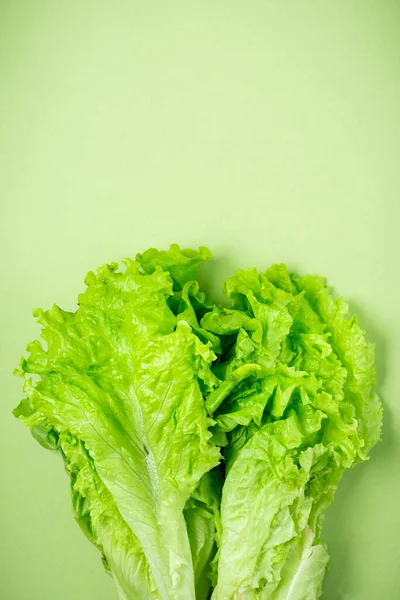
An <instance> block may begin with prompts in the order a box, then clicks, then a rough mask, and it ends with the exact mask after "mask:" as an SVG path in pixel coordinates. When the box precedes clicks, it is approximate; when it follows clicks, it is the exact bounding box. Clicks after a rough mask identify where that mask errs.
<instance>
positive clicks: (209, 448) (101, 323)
mask: <svg viewBox="0 0 400 600" xmlns="http://www.w3.org/2000/svg"><path fill="white" fill-rule="evenodd" d="M125 267H126V268H125V271H124V272H119V271H118V270H117V265H116V264H114V263H113V264H111V265H106V266H104V267H102V268H100V269H99V270H98V272H97V273H96V274H94V273H92V272H91V273H89V274H88V276H87V278H86V283H87V289H86V291H85V292H84V293H83V294H81V295H80V297H79V304H80V306H79V308H78V310H77V312H76V313H71V312H66V311H62V310H61V309H59V308H58V307H56V306H54V307H53V308H52V309H50V310H49V311H46V312H43V311H37V312H36V315H37V317H38V320H39V322H40V323H41V325H42V327H43V329H42V338H43V339H44V340H45V342H46V344H47V349H46V348H45V347H44V346H43V345H42V344H41V343H40V342H33V343H32V344H30V345H29V348H28V349H29V351H30V355H29V356H28V357H27V358H26V359H23V360H22V363H21V373H22V374H23V375H24V374H35V375H38V376H39V381H38V382H36V383H32V382H29V381H28V383H27V385H26V393H27V398H28V400H26V401H25V404H26V402H29V406H30V410H29V414H27V411H24V410H23V408H22V407H21V408H20V409H17V411H16V414H17V416H20V418H21V419H22V420H24V421H25V422H26V424H27V425H28V426H29V427H31V428H33V430H35V428H36V431H38V429H37V428H41V430H42V431H43V430H46V431H50V430H52V431H56V432H57V433H58V434H59V435H60V436H65V435H71V436H72V437H73V438H75V439H77V440H80V441H81V442H82V443H83V444H84V447H85V449H86V451H87V453H88V455H89V456H90V459H91V460H92V461H93V465H94V468H95V470H96V473H97V475H98V477H99V479H100V480H101V482H102V483H103V484H104V486H105V488H106V489H107V490H108V492H109V493H110V494H111V496H112V498H113V501H114V503H115V506H116V509H117V510H118V512H119V513H120V515H121V517H122V518H123V520H124V521H125V523H126V525H127V527H129V529H130V530H131V532H132V534H133V535H134V536H135V537H136V538H137V540H138V541H139V543H140V546H141V549H142V550H143V553H144V556H145V558H146V560H147V561H148V564H149V566H150V569H151V573H152V576H153V577H154V580H155V582H156V585H157V589H158V593H159V595H160V598H162V599H164V598H165V599H167V598H168V599H169V598H187V599H188V600H189V599H190V598H192V599H194V598H195V589H194V582H193V564H192V557H191V552H190V544H189V539H188V535H187V530H186V523H185V519H184V516H183V510H184V507H185V505H186V502H187V500H188V499H189V497H190V496H191V494H192V493H193V491H194V489H195V488H196V486H197V484H198V482H199V480H200V479H201V477H202V476H203V474H204V473H206V472H207V471H209V470H210V469H211V468H213V467H214V466H215V465H217V464H218V462H219V450H218V448H217V447H215V445H214V444H213V443H212V442H211V439H210V438H211V433H210V432H209V431H208V427H209V425H210V424H211V421H210V419H209V418H208V416H207V413H206V410H205V407H204V400H203V397H202V394H201V391H200V385H199V372H200V371H201V370H202V369H204V368H205V367H207V366H208V365H209V364H210V363H211V362H212V360H213V358H214V354H213V352H212V350H211V349H210V347H209V345H205V344H203V343H201V342H200V340H199V339H198V337H197V336H196V335H195V334H194V333H193V332H192V330H191V328H190V327H189V326H188V325H187V324H186V323H185V322H184V321H181V322H179V323H178V322H177V318H176V317H175V315H174V314H173V312H172V311H171V310H170V308H169V306H168V298H170V297H171V296H172V294H173V281H172V279H171V276H170V274H169V273H168V272H166V271H163V270H162V269H161V268H160V267H158V266H157V267H156V268H155V270H154V271H153V272H152V273H151V274H145V273H143V270H142V268H141V265H140V263H138V262H135V261H131V260H127V261H125ZM105 554H106V558H107V560H108V556H107V553H105ZM110 560H111V559H110ZM139 562H140V561H139ZM127 565H128V566H129V567H130V569H131V571H132V573H134V571H135V569H136V568H137V564H136V565H135V564H134V562H132V564H130V563H129V562H128V563H127ZM126 577H127V578H128V579H130V578H131V574H130V573H127V575H126Z"/></svg>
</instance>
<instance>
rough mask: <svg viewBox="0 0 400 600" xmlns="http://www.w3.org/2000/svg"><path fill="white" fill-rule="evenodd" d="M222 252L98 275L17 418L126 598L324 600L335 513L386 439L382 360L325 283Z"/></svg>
mask: <svg viewBox="0 0 400 600" xmlns="http://www.w3.org/2000/svg"><path fill="white" fill-rule="evenodd" d="M210 257H211V254H210V252H209V250H208V249H207V248H204V247H201V248H200V249H199V251H194V250H181V249H180V248H179V246H177V245H172V246H171V247H170V249H169V250H167V251H162V252H160V251H158V250H155V249H150V250H147V251H146V252H144V253H143V254H138V255H137V257H136V259H135V260H125V261H124V263H123V268H121V269H118V265H117V264H116V263H111V264H109V265H104V266H103V267H100V268H99V269H98V270H97V272H96V273H93V272H90V273H89V274H88V275H87V277H86V280H85V283H86V289H85V291H84V292H83V293H82V294H81V295H80V296H79V297H78V304H79V306H78V309H77V311H76V312H66V311H63V310H61V309H60V308H59V307H57V306H53V307H52V308H51V309H49V310H47V311H42V310H36V311H35V312H34V314H35V316H36V317H37V319H38V321H39V323H40V324H41V326H42V332H41V336H42V340H43V341H42V342H39V341H35V342H32V343H31V344H29V345H28V347H27V350H28V356H27V357H24V358H23V359H22V360H21V364H20V367H19V369H17V373H18V374H19V375H21V376H22V377H24V379H25V383H24V392H25V397H24V399H23V400H22V402H21V403H20V405H19V406H18V407H17V408H16V409H15V411H14V413H15V415H16V416H17V417H19V418H20V419H21V420H22V421H23V422H24V423H25V424H26V425H27V426H28V427H29V428H30V429H31V432H32V435H33V436H34V437H35V439H37V440H38V441H39V442H40V443H41V444H42V445H43V446H44V447H45V448H49V449H56V450H57V451H59V452H60V453H61V455H62V457H63V459H64V464H65V468H66V471H67V473H68V475H69V478H70V482H71V496H72V506H73V512H74V515H75V519H76V520H77V522H78V524H79V525H80V527H81V529H82V530H83V532H84V533H85V535H86V536H87V537H88V539H89V540H90V541H91V542H92V543H93V544H94V545H95V546H96V547H97V548H98V549H99V551H100V552H101V555H102V559H103V563H104V566H105V568H106V570H107V571H108V572H109V573H110V574H111V576H112V577H113V578H114V580H115V583H116V586H117V589H118V593H119V596H120V598H121V599H125V600H134V599H140V600H169V599H171V600H172V599H174V600H190V599H192V600H194V599H197V600H208V599H209V598H210V597H212V599H213V600H256V599H260V600H268V599H271V600H284V599H285V600H313V599H316V598H318V596H319V595H320V592H321V586H322V580H323V576H324V573H325V570H326V566H327V564H328V553H327V549H326V547H325V545H324V544H323V542H321V540H320V535H321V527H322V523H323V518H324V514H325V510H326V508H327V506H328V505H329V504H330V503H331V502H332V500H333V497H334V494H335V491H336V488H337V486H338V484H339V481H340V479H341V476H342V474H343V472H344V470H345V469H346V468H349V467H351V466H353V465H354V464H356V463H358V462H363V461H365V460H367V458H368V453H369V451H370V449H371V448H372V447H373V445H374V444H375V443H376V442H377V441H378V440H379V438H380V432H381V420H382V414H381V413H382V409H381V404H380V402H379V399H378V397H377V395H376V394H375V392H374V386H375V370H374V348H373V346H372V345H371V344H370V343H368V342H367V341H366V340H365V335H364V333H365V332H364V331H363V330H362V329H361V328H360V327H359V325H358V323H357V320H356V319H355V318H354V317H353V318H349V317H348V307H347V305H346V303H345V302H344V301H343V300H341V299H336V298H335V297H334V296H333V295H332V292H331V290H330V289H329V288H328V287H327V286H326V284H325V281H324V280H323V279H321V278H319V277H312V276H305V277H298V276H296V275H294V274H291V273H289V272H288V270H287V268H286V267H285V266H284V265H273V266H272V267H270V268H269V269H268V270H267V271H266V272H265V273H258V272H257V271H256V270H255V269H249V270H247V271H241V270H239V271H238V272H237V273H236V274H235V275H234V276H233V277H232V278H230V279H228V280H227V282H226V283H225V286H224V289H225V294H226V296H227V298H228V303H227V305H226V306H222V305H217V304H215V303H213V302H211V301H210V300H208V299H207V298H206V297H205V295H204V293H202V292H201V290H200V286H199V283H198V281H197V269H198V266H199V264H200V263H201V262H202V261H204V260H208V259H209V258H210Z"/></svg>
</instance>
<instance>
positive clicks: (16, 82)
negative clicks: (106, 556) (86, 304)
mask: <svg viewBox="0 0 400 600" xmlns="http://www.w3.org/2000/svg"><path fill="white" fill-rule="evenodd" d="M399 6H400V5H399V3H398V2H393V1H389V0H375V1H370V0H358V1H351V0H346V1H344V0H343V1H342V0H335V1H334V0H331V1H314V0H308V1H299V0H298V1H293V2H289V1H285V0H276V1H274V2H272V1H267V0H264V1H256V0H247V1H246V2H244V1H241V2H239V1H236V0H234V1H232V0H225V1H215V0H214V1H213V2H211V1H209V0H206V1H201V2H192V1H190V0H188V1H185V2H183V1H182V2H177V1H171V2H167V1H166V2H161V1H160V2H153V1H151V0H150V1H149V0H146V1H142V2H137V1H134V0H130V1H128V0H126V1H121V0H114V1H98V2H95V1H93V2H89V1H86V0H81V1H77V2H75V1H71V0H69V1H63V0H47V1H44V0H36V1H33V0H26V1H20V0H1V2H0V69H1V75H0V111H1V114H0V161H1V163H0V168H1V174H0V202H1V213H2V214H1V230H2V231H1V245H2V249H1V263H2V270H1V287H2V289H1V296H0V307H1V329H0V335H1V338H0V339H1V341H0V344H1V361H0V368H1V395H2V401H1V419H0V426H1V435H0V444H1V448H0V459H1V463H2V465H1V471H0V473H1V479H0V482H1V483H0V485H1V494H0V504H1V510H0V520H1V522H0V540H1V541H0V554H1V556H0V572H1V573H0V597H1V598H2V599H4V600H54V599H57V600H114V599H115V597H116V594H115V592H114V589H113V584H112V582H111V580H109V579H108V577H107V576H106V575H105V574H104V572H103V569H102V565H101V562H100V560H99V556H98V554H97V551H96V550H95V549H94V548H92V547H91V546H90V544H89V543H88V542H87V541H86V539H85V538H84V537H83V535H82V534H81V533H80V531H79V529H78V526H77V525H75V523H74V522H73V518H72V515H71V510H70V505H69V496H68V481H67V478H66V476H65V474H64V472H63V469H62V466H61V461H60V460H58V457H57V456H55V455H52V454H51V453H50V452H45V451H44V450H42V449H41V448H40V446H39V445H38V444H37V443H36V442H34V441H33V440H32V439H31V438H30V436H29V434H28V432H27V431H26V430H25V429H24V428H23V426H22V425H21V424H20V423H18V422H17V421H16V420H15V419H14V418H13V417H12V416H11V415H10V411H11V409H12V408H13V407H14V406H15V405H16V404H17V403H18V401H19V399H20V397H21V389H20V385H21V383H20V381H19V380H17V379H16V378H12V377H11V371H12V369H13V367H14V366H15V365H16V364H17V362H18V360H19V357H20V354H21V353H22V352H23V349H24V346H25V344H26V343H27V342H28V341H30V340H31V339H33V338H34V337H35V336H37V334H38V329H37V327H36V325H35V323H34V320H33V319H32V318H31V309H32V308H34V307H36V306H42V307H48V306H49V305H51V304H52V303H53V302H57V303H58V304H60V305H61V306H63V307H64V308H67V309H73V307H74V306H75V298H76V294H77V293H78V292H79V291H80V290H81V289H82V285H83V284H82V280H83V277H84V275H85V273H86V272H87V271H88V270H89V269H90V268H94V267H96V266H97V265H99V264H101V263H103V262H105V261H110V260H113V259H119V258H122V257H125V256H133V255H134V254H135V253H136V252H137V251H141V250H144V249H146V248H147V247H149V246H152V245H156V246H158V247H165V246H167V245H168V244H169V243H170V242H171V241H174V242H179V243H181V244H183V245H190V246H197V245H199V244H207V245H209V246H210V247H211V248H212V250H213V252H214V254H215V257H216V261H215V263H214V264H213V265H207V269H208V274H209V275H211V276H212V277H213V281H214V284H213V286H212V287H213V288H214V289H216V288H217V287H218V286H219V284H220V282H221V280H222V277H224V276H225V275H227V274H229V273H232V271H233V269H234V268H235V267H237V266H241V267H245V266H257V267H259V268H266V267H267V266H268V265H269V264H270V263H271V262H273V261H285V262H287V263H288V264H289V265H290V267H292V268H295V269H298V270H301V271H309V272H312V273H319V274H324V275H326V276H327V277H328V279H329V281H330V282H331V283H332V284H333V285H334V286H335V289H336V290H337V291H338V292H339V293H341V294H343V295H344V296H345V297H346V298H347V299H348V300H350V301H351V305H352V307H353V309H355V310H356V312H358V313H359V315H360V319H361V322H362V324H363V325H364V326H365V327H366V328H367V329H368V332H369V334H370V338H371V339H373V340H374V341H375V342H376V344H377V353H378V360H377V363H378V384H379V391H380V393H381V395H382V398H383V401H384V404H385V427H384V441H383V443H382V444H381V445H380V446H379V447H378V448H376V450H375V451H374V453H373V458H372V460H371V462H370V463H368V464H366V465H362V466H360V467H358V468H357V469H356V470H354V471H352V472H350V473H348V474H347V476H346V477H345V479H344V481H343V483H342V485H341V488H340V491H339V492H338V495H337V498H336V500H335V503H334V505H333V507H332V508H331V509H330V510H329V514H328V518H327V522H326V527H325V532H324V539H325V540H326V541H327V542H328V543H329V549H330V553H331V557H332V561H331V571H330V573H329V574H328V575H327V578H326V583H325V592H324V596H323V598H324V600H397V599H398V598H400V485H399V465H400V444H399V441H400V408H399V393H400V377H399V374H400V367H399V365H400V343H399V340H400V317H399V312H400V311H399V301H400V286H399V268H398V262H399V259H400V244H399V237H400V230H399V218H400V210H399V209H400V8H399Z"/></svg>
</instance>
